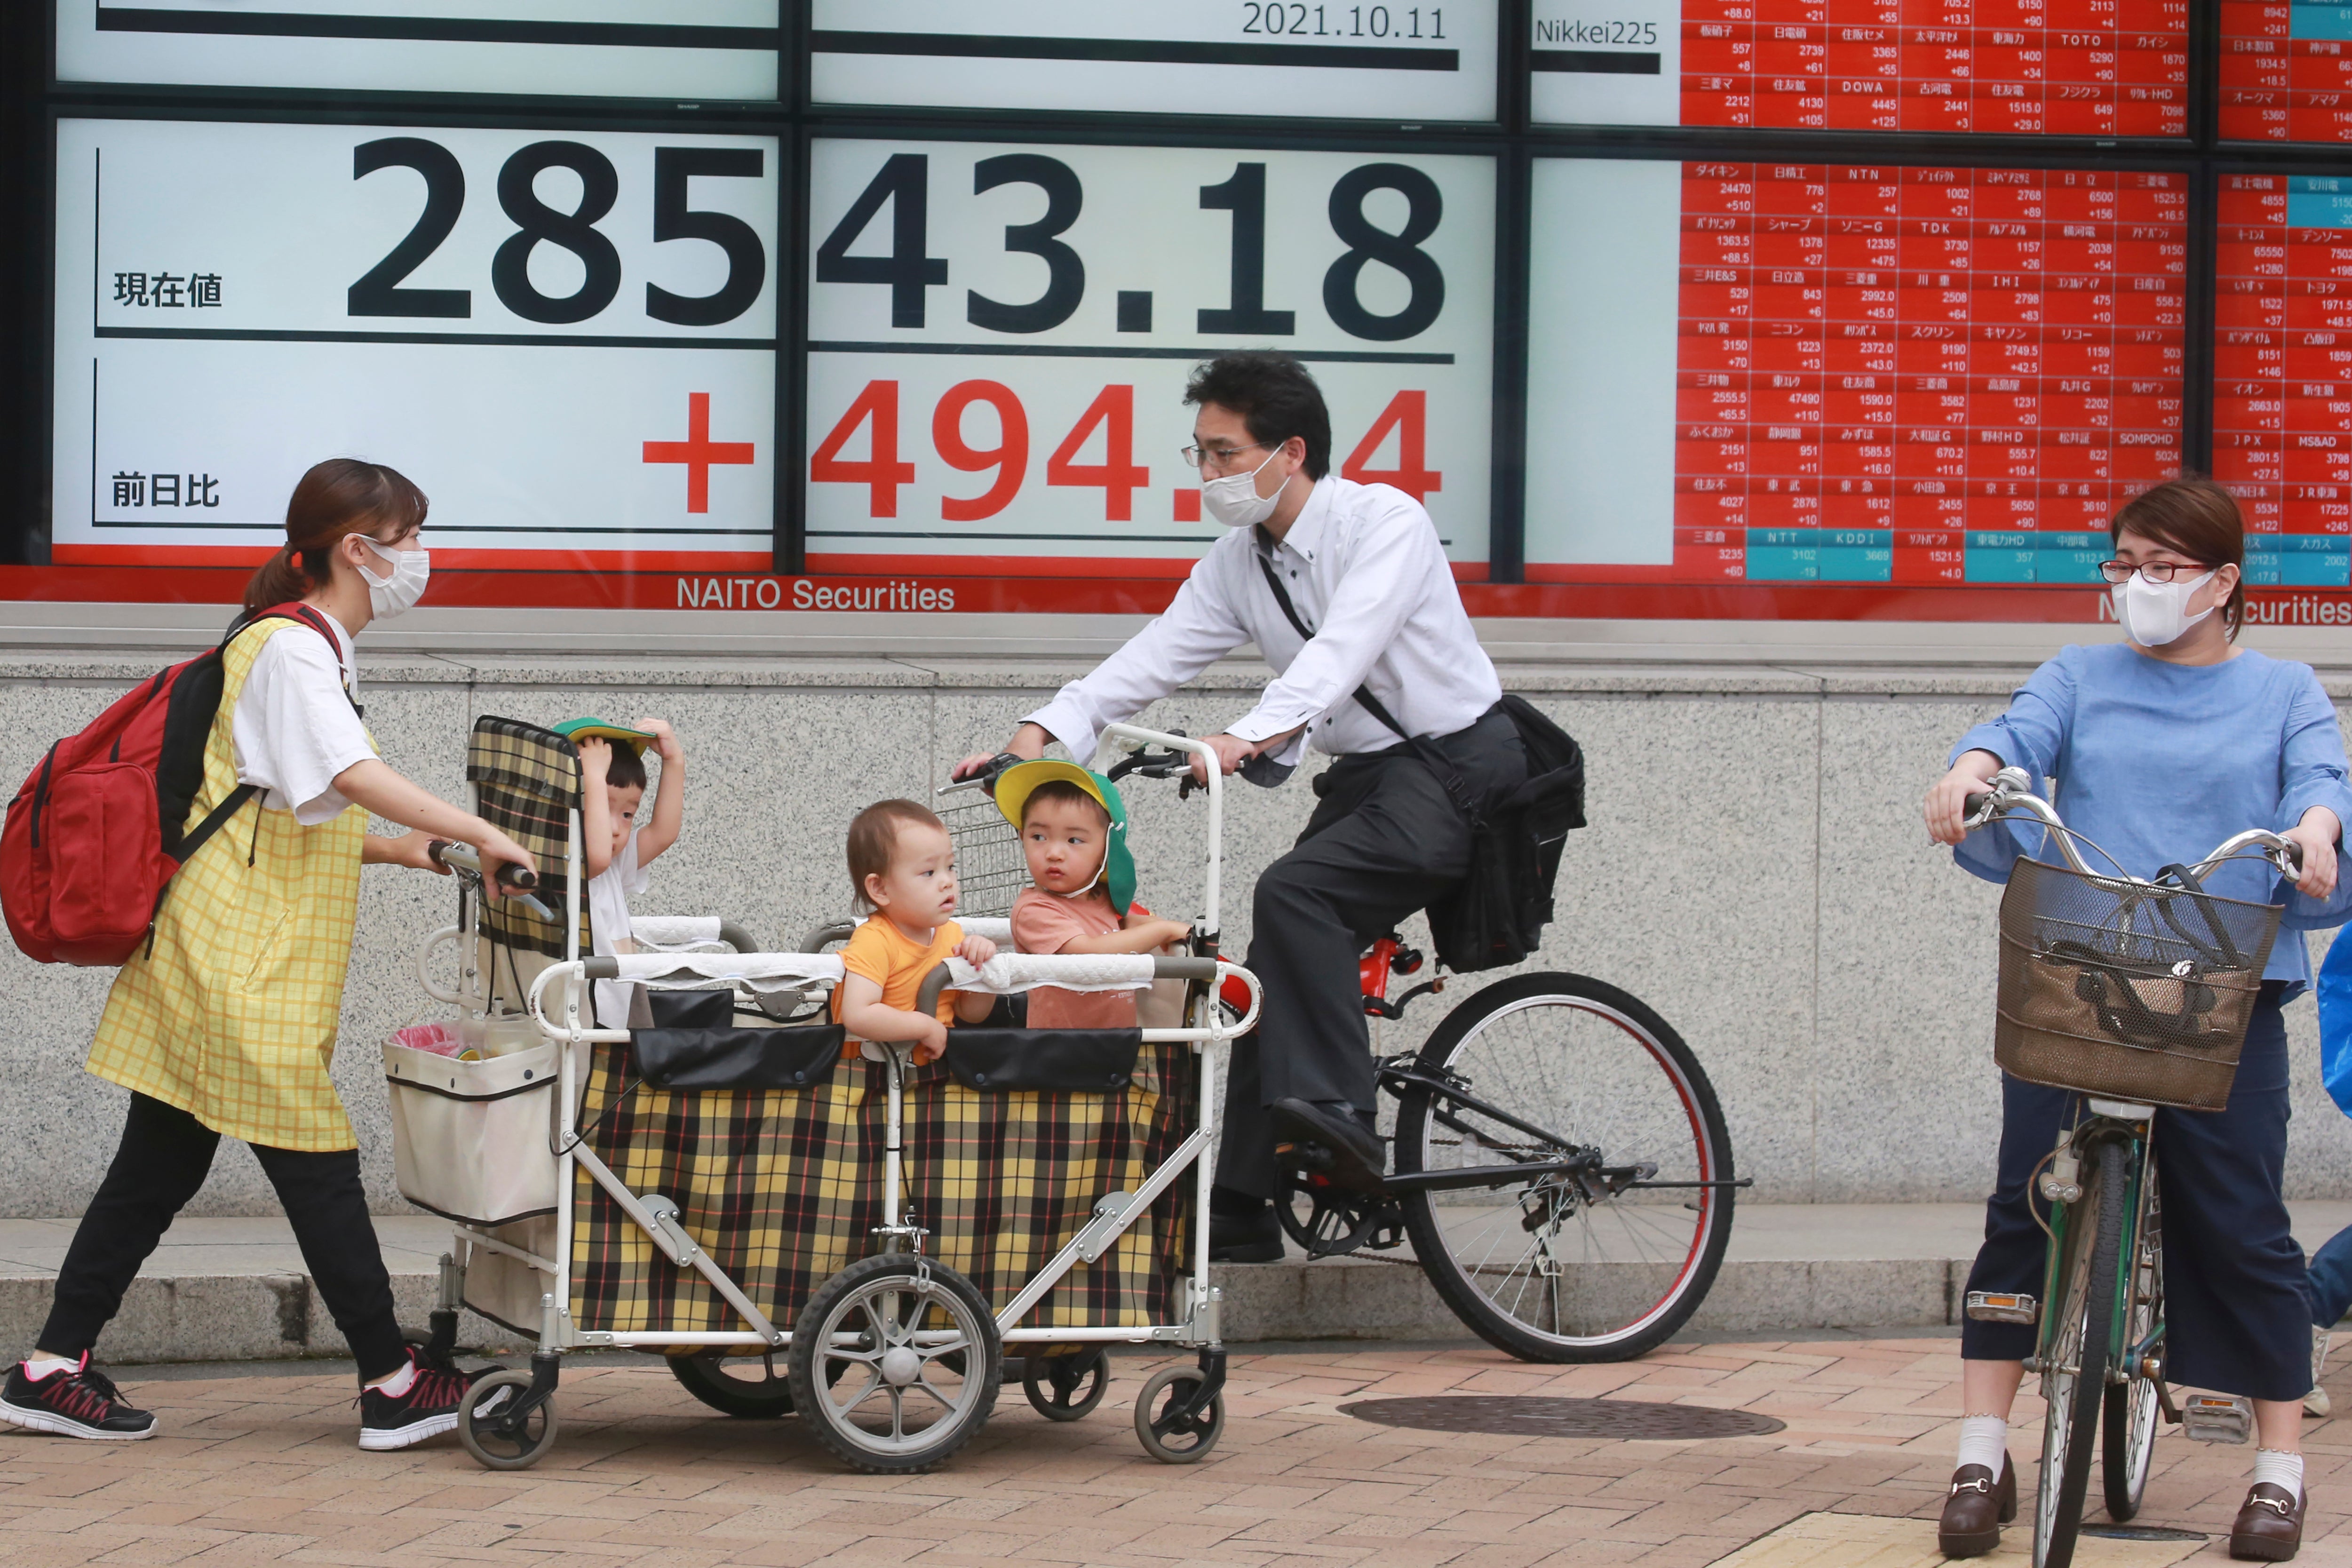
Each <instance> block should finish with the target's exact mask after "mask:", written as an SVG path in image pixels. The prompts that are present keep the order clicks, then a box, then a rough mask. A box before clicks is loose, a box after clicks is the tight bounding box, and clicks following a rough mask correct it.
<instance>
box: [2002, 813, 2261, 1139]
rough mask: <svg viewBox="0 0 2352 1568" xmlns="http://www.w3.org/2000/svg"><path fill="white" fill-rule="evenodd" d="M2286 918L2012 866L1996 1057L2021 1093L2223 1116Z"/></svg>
mask: <svg viewBox="0 0 2352 1568" xmlns="http://www.w3.org/2000/svg"><path fill="white" fill-rule="evenodd" d="M2281 913H2282V910H2280V908H2279V907H2278V906H2275V905H2272V904H2254V903H2247V902H2244V901H2242V900H2236V899H2223V898H2216V897H2215V896H2214V895H2212V894H2210V893H2207V892H2204V891H2202V890H2200V889H2198V888H2196V887H2194V886H2193V885H2181V884H2179V883H2175V882H2165V883H2149V882H2140V881H2135V880H2132V879H2128V878H2120V877H2098V876H2086V875H2084V874H2083V873H2081V872H2078V871H2074V870H2069V869H2067V868H2063V867H2059V866H2053V865H2049V864H2047V863H2045V862H2043V861H2040V860H2030V859H2020V860H2019V861H2018V862H2017V863H2016V866H2015V868H2014V869H2012V870H2011V874H2010V879H2009V888H2008V890H2007V891H2006V892H2005V893H2003V894H2002V896H2001V900H2000V997H1999V1021H1998V1022H1997V1023H1996V1024H1995V1026H1994V1028H1993V1058H1994V1059H1995V1060H1996V1061H1998V1062H1999V1063H2000V1066H2001V1068H2002V1069H2003V1070H2005V1071H2007V1072H2008V1073H2010V1074H2011V1076H2013V1077H2016V1078H2021V1079H2024V1080H2025V1081H2027V1082H2028V1083H2038V1084H2046V1085H2049V1086H2052V1087H2053V1088H2057V1089H2074V1090H2076V1091H2078V1092H2081V1093H2085V1094H2095V1095H2100V1096H2103V1097H2105V1098H2108V1099H2113V1100H2132V1101H2137V1102H2138V1103H2141V1104H2147V1105H2168V1106H2175V1107H2179V1109H2182V1110H2221V1108H2222V1107H2223V1106H2224V1105H2226V1104H2227V1103H2228V1102H2229V1099H2230V1085H2231V1081H2232V1080H2233V1079H2235V1078H2236V1077H2237V1072H2238V1057H2239V1054H2240V1053H2241V1052H2242V1050H2243V1049H2244V1048H2245V1044H2246V1027H2247V1026H2248V1024H2249V1023H2251V1022H2252V1018H2253V1011H2254V1005H2255V1003H2256V1002H2258V1001H2259V1000H2260V999H2261V995H2262V984H2263V966H2264V965H2265V964H2267V963H2269V962H2270V952H2271V943H2272V942H2273V940H2274V939H2275V938H2276V937H2277V935H2278V927H2279V916H2280V914H2281Z"/></svg>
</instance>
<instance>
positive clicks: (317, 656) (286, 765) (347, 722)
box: [229, 611, 375, 827]
mask: <svg viewBox="0 0 2352 1568" xmlns="http://www.w3.org/2000/svg"><path fill="white" fill-rule="evenodd" d="M320 614H321V615H322V616H325V619H326V622H327V625H328V626H330V627H331V628H332V629H333V631H334V634H335V642H334V646H332V647H329V646H328V643H327V639H326V638H324V637H320V635H319V634H318V632H317V631H316V630H314V629H313V628H311V627H310V626H304V625H300V624H299V623H298V624H296V625H293V626H287V627H286V628H284V629H283V630H281V631H278V632H277V633H275V634H274V635H272V636H271V637H270V639H269V640H268V642H266V643H264V644H262V645H261V652H260V653H259V654H258V655H257V656H256V657H255V658H254V661H253V668H252V669H251V670H249V671H248V672H247V675H246V678H245V689H244V690H243V691H241V692H239V693H238V694H237V699H236V710H235V711H234V712H233V713H231V714H230V716H229V734H230V738H231V739H232V740H234V741H235V742H236V779H237V783H239V784H259V785H261V786H262V788H263V790H264V791H265V792H266V793H265V794H264V795H262V797H261V805H262V808H263V809H264V810H266V811H291V812H292V813H293V814H294V820H295V821H297V822H299V823H300V824H301V825H302V826H305V827H313V826H317V825H318V824H320V823H321V822H331V821H332V820H334V818H335V817H336V816H340V815H341V813H342V812H343V811H345V810H346V809H348V808H349V807H350V805H351V804H352V803H351V802H350V801H348V800H345V799H344V798H343V797H342V796H341V795H339V794H337V793H336V791H335V775H336V774H338V773H341V772H342V771H343V770H344V769H345V768H348V767H350V766H351V765H352V763H362V762H365V761H367V760H368V759H369V758H370V757H373V756H374V755H375V747H374V746H373V745H371V744H370V743H369V742H368V736H367V731H366V730H365V729H364V728H362V726H361V724H360V716H359V714H358V713H357V712H356V711H354V710H353V709H352V697H351V696H347V695H346V693H347V692H349V693H352V694H353V695H356V693H357V691H358V688H359V664H358V660H357V659H356V658H354V657H353V656H352V635H351V633H349V632H347V631H345V630H344V629H343V625H342V623H341V621H338V620H337V619H335V617H334V616H326V615H325V612H324V611H321V612H320Z"/></svg>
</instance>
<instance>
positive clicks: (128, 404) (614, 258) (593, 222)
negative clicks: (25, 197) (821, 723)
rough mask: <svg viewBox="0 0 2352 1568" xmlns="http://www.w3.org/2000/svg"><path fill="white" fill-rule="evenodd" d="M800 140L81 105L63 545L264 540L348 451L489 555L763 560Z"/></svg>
mask: <svg viewBox="0 0 2352 1568" xmlns="http://www.w3.org/2000/svg"><path fill="white" fill-rule="evenodd" d="M780 162H781V156H780V152H779V147H778V143H777V142H776V140H775V139H774V138H772V137H753V136H707V135H694V134H688V133H685V132H660V133H656V134H618V133H610V132H543V131H539V132H534V131H520V130H501V131H488V130H476V129H460V128H450V127H416V126H409V127H365V126H341V125H334V126H329V125H251V124H225V123H214V122H192V121H107V120H66V121H60V122H59V123H58V208H57V218H58V226H57V279H58V283H57V289H58V292H57V315H56V360H55V364H56V421H55V429H56V437H55V481H54V488H53V493H54V531H53V536H52V537H53V544H52V549H53V558H54V559H56V560H57V561H58V562H60V563H71V562H78V561H79V562H105V561H141V560H145V561H159V562H160V561H170V560H190V559H201V558H203V556H202V553H201V552H205V551H217V550H219V549H220V548H222V547H231V548H233V549H235V550H236V551H238V552H249V551H250V550H252V549H253V548H254V547H255V546H256V545H257V544H268V543H273V542H275V540H276V538H279V537H282V532H281V530H282V525H283V517H284V506H285V502H286V498H287V495H288V494H289V491H290V490H291V489H292V487H293V483H294V481H295V479H297V478H298V477H299V475H300V474H301V473H302V471H303V470H304V469H305V468H308V467H309V466H310V464H312V463H314V462H317V461H319V460H320V458H328V457H333V456H339V455H350V456H359V457H365V458H373V459H375V460H378V461H382V462H385V463H389V464H391V465H393V466H394V467H395V468H399V469H401V470H402V471H403V472H404V473H406V474H407V475H408V476H409V477H410V478H411V479H415V481H416V482H417V483H418V484H419V485H420V486H422V487H423V489H425V493H426V494H427V495H428V496H430V497H431V498H432V500H433V514H432V520H431V525H430V527H431V533H432V536H433V540H434V542H435V544H436V547H438V548H443V549H454V550H457V551H462V552H495V553H490V554H484V555H480V556H478V557H477V559H478V560H480V561H482V562H483V563H488V564H496V563H499V561H500V560H502V559H505V558H506V556H507V555H508V554H509V553H513V552H520V553H519V554H515V559H514V563H518V564H520V563H525V562H526V561H528V560H540V561H547V562H548V563H551V564H552V563H555V560H556V557H552V556H551V555H550V554H549V553H548V552H573V553H574V554H575V555H576V556H579V557H581V558H583V559H587V560H594V561H603V562H608V563H609V562H616V561H617V560H619V559H620V556H621V554H622V553H623V552H638V553H641V554H642V553H643V552H654V554H655V555H656V556H670V557H677V558H679V560H680V561H681V563H682V562H683V561H684V560H685V559H686V558H688V557H691V558H692V559H694V560H696V561H703V560H708V561H709V562H711V563H719V561H721V560H722V559H724V560H726V561H728V562H730V563H738V564H740V563H746V562H749V561H752V560H757V561H758V562H760V563H765V561H766V560H767V556H768V551H769V548H770V543H771V540H772V529H773V521H774V505H773V499H774V480H773V461H774V452H773V447H774V436H775V384H776V342H775V340H776V304H775V289H774V281H773V277H774V268H775V258H776V254H777V238H776V222H777V203H778V197H777V179H778V177H779V174H780V171H779V168H778V165H779V163H780ZM159 480H162V481H163V483H160V484H159V482H158V481H159Z"/></svg>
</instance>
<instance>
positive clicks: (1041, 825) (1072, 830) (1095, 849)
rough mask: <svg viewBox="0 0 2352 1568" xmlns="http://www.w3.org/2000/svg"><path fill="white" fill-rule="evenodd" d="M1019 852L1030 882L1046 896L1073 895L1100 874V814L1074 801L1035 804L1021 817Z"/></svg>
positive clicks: (1103, 847)
mask: <svg viewBox="0 0 2352 1568" xmlns="http://www.w3.org/2000/svg"><path fill="white" fill-rule="evenodd" d="M1021 848H1022V851H1023V853H1024V854H1025V855H1027V856H1028V858H1029V879H1030V880H1031V881H1033V882H1034V883H1036V884H1037V886H1039V887H1040V888H1043V889H1045V891H1047V892H1049V893H1061V894H1065V895H1066V894H1070V893H1075V892H1077V891H1078V890H1079V889H1083V888H1086V887H1088V886H1090V885H1092V883H1093V882H1094V879H1095V878H1096V877H1097V875H1099V874H1100V872H1101V871H1102V864H1103V856H1104V854H1105V853H1107V851H1108V829H1107V828H1106V827H1105V826H1104V822H1103V814H1102V812H1101V810H1100V809H1099V808H1097V807H1092V806H1087V805H1079V804H1078V803H1077V802H1076V801H1074V800H1041V801H1038V802H1037V803H1036V804H1035V805H1032V806H1030V807H1029V809H1028V810H1027V811H1026V812H1024V813H1023V814H1022V819H1021Z"/></svg>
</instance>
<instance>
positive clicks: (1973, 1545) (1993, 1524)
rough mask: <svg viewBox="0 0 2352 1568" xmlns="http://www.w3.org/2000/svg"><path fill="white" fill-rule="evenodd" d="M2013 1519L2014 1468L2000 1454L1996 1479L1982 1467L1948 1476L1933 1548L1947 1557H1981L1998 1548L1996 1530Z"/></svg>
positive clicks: (1959, 1471) (1978, 1466)
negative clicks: (1942, 1508) (1947, 1489)
mask: <svg viewBox="0 0 2352 1568" xmlns="http://www.w3.org/2000/svg"><path fill="white" fill-rule="evenodd" d="M2016 1517H2017V1467H2016V1466H2014V1465H2012V1464H2011V1463H2010V1462H2009V1456H2008V1455H2006V1454H2004V1455H2002V1456H2001V1460H2000V1480H1998V1481H1995V1480H1994V1479H1992V1472H1991V1471H1990V1470H1989V1469H1987V1468H1985V1467H1984V1466H1982V1465H1962V1466H1961V1467H1960V1468H1958V1469H1957V1470H1954V1471H1953V1472H1952V1489H1951V1491H1950V1492H1949V1493H1948V1495H1947V1496H1946V1497H1945V1499H1944V1517H1943V1518H1942V1519H1940V1520H1937V1521H1936V1544H1937V1546H1939V1547H1941V1548H1942V1549H1943V1552H1944V1555H1945V1556H1947V1557H1981V1556H1983V1555H1984V1554H1985V1553H1986V1552H1990V1551H1991V1550H1992V1549H1993V1548H1994V1547H1996V1546H1999V1545H2000V1527H2001V1526H2002V1525H2004V1524H2007V1523H2008V1522H2009V1521H2011V1520H2013V1519H2015V1518H2016Z"/></svg>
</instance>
